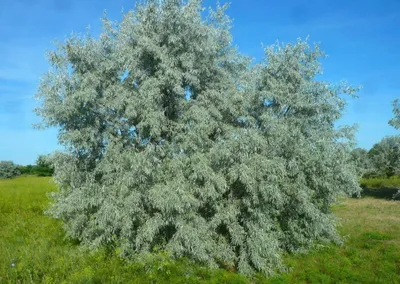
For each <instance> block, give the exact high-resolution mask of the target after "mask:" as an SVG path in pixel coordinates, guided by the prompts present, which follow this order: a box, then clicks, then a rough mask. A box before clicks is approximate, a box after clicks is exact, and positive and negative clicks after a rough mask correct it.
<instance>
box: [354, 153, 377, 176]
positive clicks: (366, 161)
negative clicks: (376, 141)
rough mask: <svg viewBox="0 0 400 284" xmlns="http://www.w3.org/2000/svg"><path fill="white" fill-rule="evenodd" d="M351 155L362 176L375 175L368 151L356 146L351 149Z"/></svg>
mask: <svg viewBox="0 0 400 284" xmlns="http://www.w3.org/2000/svg"><path fill="white" fill-rule="evenodd" d="M351 157H352V160H353V162H354V163H355V165H356V167H357V169H358V174H359V176H360V177H370V176H374V175H375V170H374V168H373V165H372V163H371V160H370V158H369V156H368V151H367V150H365V149H362V148H356V149H354V150H352V151H351Z"/></svg>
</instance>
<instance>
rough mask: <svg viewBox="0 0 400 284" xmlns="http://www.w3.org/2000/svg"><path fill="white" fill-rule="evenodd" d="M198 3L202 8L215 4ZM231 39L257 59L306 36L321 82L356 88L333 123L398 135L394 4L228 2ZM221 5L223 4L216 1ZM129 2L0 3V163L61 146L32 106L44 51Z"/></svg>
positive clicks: (28, 159)
mask: <svg viewBox="0 0 400 284" xmlns="http://www.w3.org/2000/svg"><path fill="white" fill-rule="evenodd" d="M215 2H216V1H214V0H212V1H210V0H207V1H204V5H205V6H210V5H211V6H213V5H215ZM231 2H232V3H231V7H230V9H229V10H228V14H229V15H230V16H231V17H232V18H233V19H234V27H233V30H232V32H233V37H234V43H235V44H236V45H238V47H239V50H240V51H241V52H243V53H245V54H247V55H250V56H252V57H254V58H255V59H256V61H260V60H261V59H262V56H263V50H262V45H261V44H262V43H263V44H264V45H270V44H273V43H275V42H276V41H277V40H279V41H281V42H293V41H295V40H296V39H297V38H298V37H301V38H305V37H307V36H308V35H309V36H310V41H311V42H320V43H321V47H322V49H323V50H325V51H326V53H327V54H328V55H329V57H328V58H327V59H324V60H323V61H322V64H323V67H324V75H323V79H324V80H328V81H332V82H335V81H340V80H343V79H345V80H347V81H348V82H349V83H351V84H354V85H363V86H364V88H363V89H362V91H360V92H359V98H358V99H351V100H349V105H348V107H347V109H346V112H345V114H344V117H343V118H342V119H341V120H340V121H339V124H354V123H357V124H358V127H359V130H358V133H357V141H358V144H359V146H360V147H363V148H366V149H369V148H370V147H371V146H372V145H373V144H374V143H376V142H378V141H379V140H380V139H381V138H382V137H384V136H385V135H393V134H398V132H396V130H394V129H393V128H392V127H390V126H389V125H388V123H387V121H388V120H389V119H390V118H391V116H392V112H391V101H392V100H393V99H395V98H396V97H400V71H399V69H400V51H399V49H398V48H399V46H400V29H399V27H400V1H399V0H380V1H377V0H369V1H360V0H355V1H348V0H347V1H344V0H318V1H317V0H311V1H310V0H307V1H305V0H299V1H288V0H282V1H261V0H231ZM221 3H224V1H221ZM133 6H134V1H133V0H129V1H127V0H113V1H107V0H1V1H0V38H1V41H0V133H1V136H0V160H13V161H14V162H15V163H18V164H32V163H34V162H35V160H36V158H37V156H38V155H39V154H47V153H50V152H52V151H54V150H56V149H61V146H59V145H58V144H57V131H56V130H55V129H49V130H44V131H38V130H35V129H33V128H32V124H34V123H36V122H38V121H39V118H37V117H36V116H35V115H34V113H33V112H32V109H33V108H34V107H36V106H37V103H36V102H35V100H34V99H33V96H34V94H35V91H36V88H37V85H38V82H39V78H40V76H41V75H42V74H43V73H44V72H46V70H47V69H48V64H47V61H46V59H45V51H46V50H48V49H52V48H53V44H52V42H53V41H54V40H57V39H58V40H63V39H65V38H66V37H67V36H68V35H69V34H70V33H71V32H72V31H74V32H82V33H84V32H85V31H86V28H87V27H88V26H91V30H92V33H93V34H94V35H97V34H98V33H99V28H100V18H101V16H102V14H103V11H104V10H107V14H108V17H109V18H110V19H112V20H120V18H121V11H122V8H124V10H125V11H127V10H130V9H132V8H133Z"/></svg>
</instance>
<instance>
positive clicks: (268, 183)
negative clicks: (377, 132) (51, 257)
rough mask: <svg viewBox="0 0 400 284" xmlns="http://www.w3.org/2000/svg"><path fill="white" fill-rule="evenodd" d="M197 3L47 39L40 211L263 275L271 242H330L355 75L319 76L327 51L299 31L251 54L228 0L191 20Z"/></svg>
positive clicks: (153, 5)
mask: <svg viewBox="0 0 400 284" xmlns="http://www.w3.org/2000/svg"><path fill="white" fill-rule="evenodd" d="M200 2H201V1H198V0H190V1H178V0H165V1H155V0H148V1H144V2H143V3H142V4H140V5H138V6H137V7H136V9H135V10H134V11H131V12H129V13H128V14H126V15H125V16H124V18H123V20H122V22H121V23H114V24H113V23H111V22H110V21H108V20H107V19H104V20H103V23H104V29H103V32H102V34H101V35H100V38H99V39H94V38H93V37H91V36H90V35H87V36H86V37H79V36H76V35H75V36H72V37H71V38H70V39H68V40H67V41H65V42H64V43H60V44H59V45H58V48H57V50H56V51H54V52H50V54H49V60H50V63H51V65H52V67H53V68H52V70H51V71H49V72H48V73H47V74H45V75H44V76H43V78H42V81H41V85H40V88H39V91H38V98H39V99H41V101H42V104H41V107H40V108H38V109H37V113H38V114H39V115H41V116H42V118H43V126H55V127H58V128H59V129H60V132H59V140H60V142H61V143H63V144H64V145H65V146H66V149H67V152H65V153H54V154H53V156H52V164H53V165H54V167H55V176H54V178H55V181H56V182H57V183H58V185H59V187H60V191H58V192H56V193H54V195H53V199H54V200H53V205H52V207H51V208H50V210H49V213H50V214H51V215H52V216H54V217H56V218H59V219H62V220H63V221H64V223H65V228H66V231H67V232H68V234H69V235H70V236H71V237H73V238H76V239H78V240H80V241H81V243H82V244H83V245H86V246H89V247H98V246H101V245H109V246H117V247H119V248H120V249H121V251H122V253H121V254H122V255H123V256H126V257H132V256H136V255H140V254H141V253H146V252H148V251H151V250H152V249H153V248H155V247H158V248H161V249H164V250H166V251H168V252H169V253H171V254H172V255H173V256H174V257H180V256H186V257H189V258H190V259H193V260H196V261H198V262H201V263H205V264H208V265H210V266H212V267H218V266H219V265H224V266H235V267H237V268H238V270H239V272H241V273H246V274H249V273H253V272H254V271H262V272H264V273H267V274H271V273H273V272H274V271H276V269H283V267H284V266H283V264H282V258H281V255H282V253H284V252H288V251H289V252H297V251H304V250H307V249H309V248H310V247H312V245H313V243H314V242H315V241H319V242H323V241H326V242H328V241H336V242H340V238H339V236H338V234H337V231H336V228H335V224H336V222H335V219H334V216H333V215H332V214H331V212H330V206H331V204H332V203H333V202H335V200H336V198H337V197H338V196H341V195H345V194H353V193H358V192H359V190H360V188H359V186H358V181H357V175H356V169H355V167H354V165H353V163H351V162H350V157H351V156H350V149H351V147H350V146H351V143H350V142H351V139H352V129H351V128H346V127H345V128H342V129H335V128H334V122H335V121H336V120H337V119H338V118H339V117H340V116H341V113H342V111H343V108H344V106H345V101H344V99H343V98H341V97H340V96H339V94H341V93H349V94H351V93H353V92H354V91H355V89H353V88H351V87H349V86H347V85H345V84H338V85H332V84H329V83H327V82H321V81H317V80H316V79H315V77H316V76H317V75H318V74H320V73H321V69H320V65H319V59H320V58H321V57H323V56H324V55H323V53H322V52H321V51H320V50H319V48H318V46H315V47H314V48H311V47H310V46H308V44H307V42H305V41H301V40H299V41H298V42H297V43H296V44H288V45H286V46H282V45H279V44H277V45H275V46H273V47H271V48H267V49H266V50H265V54H266V55H265V61H264V62H263V63H262V64H259V65H255V66H252V65H251V61H250V60H249V59H248V58H246V57H244V56H242V55H241V54H239V52H238V51H237V50H236V49H235V48H234V47H233V46H232V43H231V42H232V39H231V34H230V23H231V20H230V19H229V18H228V17H227V16H226V15H225V8H226V7H225V6H224V7H219V6H218V7H217V9H216V10H210V11H209V14H208V17H207V18H205V19H204V18H202V16H201V11H202V10H203V9H202V7H201V3H200Z"/></svg>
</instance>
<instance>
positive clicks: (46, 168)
mask: <svg viewBox="0 0 400 284" xmlns="http://www.w3.org/2000/svg"><path fill="white" fill-rule="evenodd" d="M53 172H54V170H53V166H52V165H51V159H50V156H49V155H39V156H38V158H37V160H36V166H35V167H33V170H32V173H33V174H36V175H38V176H52V175H53Z"/></svg>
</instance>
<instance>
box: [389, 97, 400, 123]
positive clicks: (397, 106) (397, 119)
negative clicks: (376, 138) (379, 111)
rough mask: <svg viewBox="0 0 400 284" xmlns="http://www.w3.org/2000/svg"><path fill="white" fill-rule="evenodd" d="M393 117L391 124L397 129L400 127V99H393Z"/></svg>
mask: <svg viewBox="0 0 400 284" xmlns="http://www.w3.org/2000/svg"><path fill="white" fill-rule="evenodd" d="M392 105H393V118H392V119H391V120H390V121H389V124H390V125H391V126H393V127H394V128H396V129H399V128H400V102H399V99H396V100H394V101H393V104H392Z"/></svg>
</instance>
